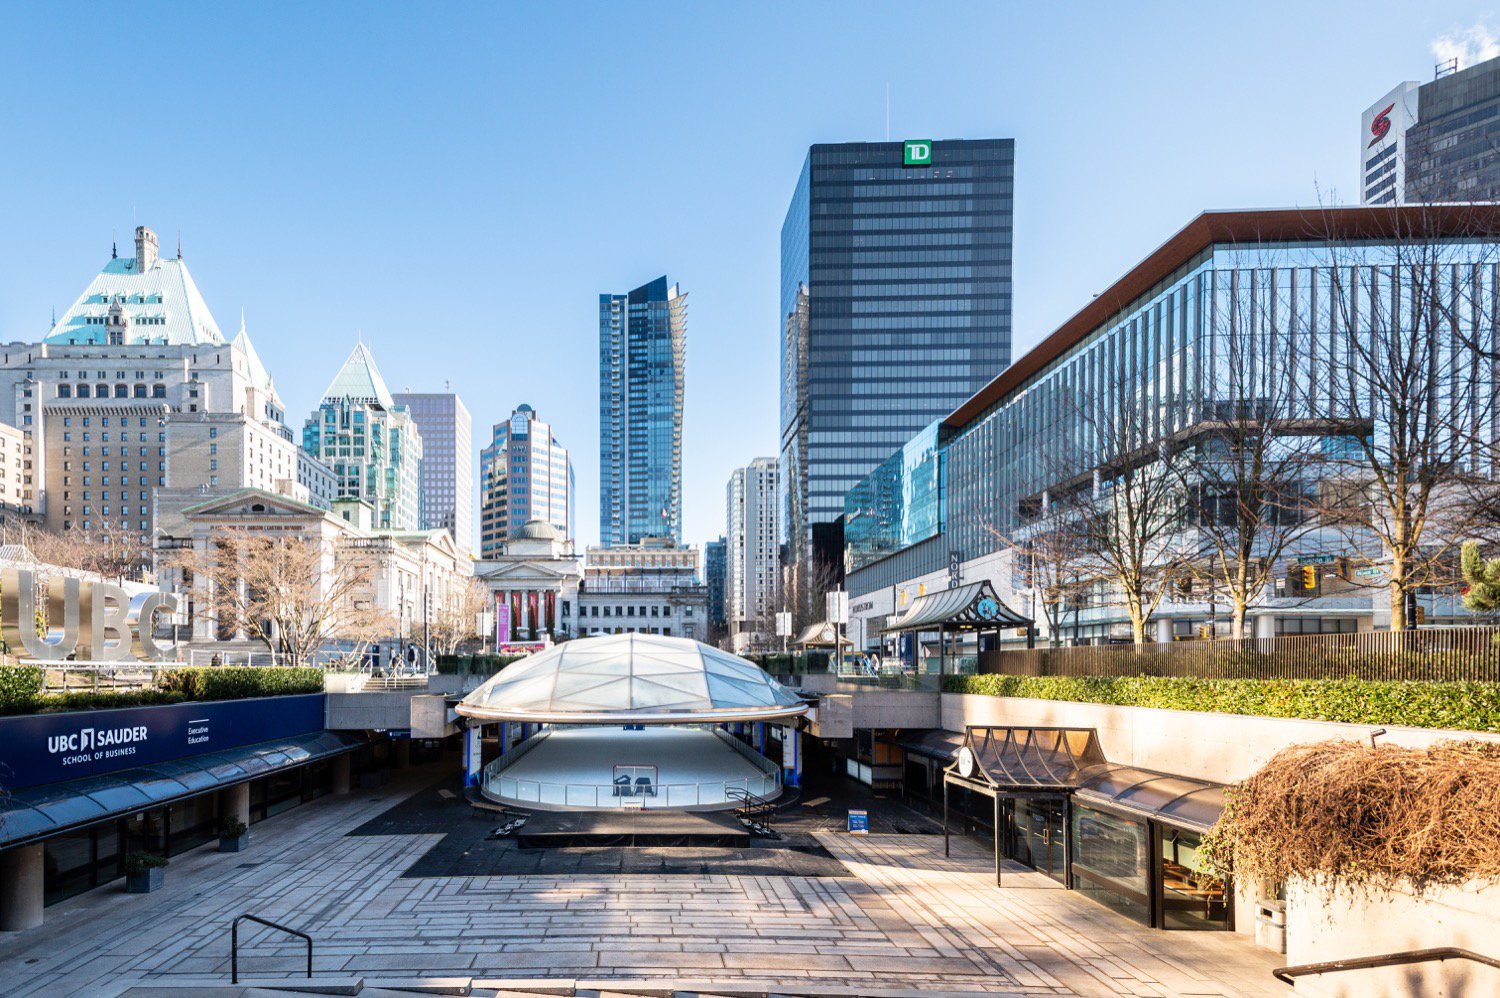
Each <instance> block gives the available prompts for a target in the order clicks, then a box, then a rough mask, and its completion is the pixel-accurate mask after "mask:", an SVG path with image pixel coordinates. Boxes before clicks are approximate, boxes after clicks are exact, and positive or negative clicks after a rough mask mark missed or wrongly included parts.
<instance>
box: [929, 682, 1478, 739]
mask: <svg viewBox="0 0 1500 998" xmlns="http://www.w3.org/2000/svg"><path fill="white" fill-rule="evenodd" d="M944 689H945V690H946V691H947V692H949V693H976V694H980V695H984V696H998V697H1024V698H1026V699H1031V700H1062V701H1067V702H1072V703H1100V704H1115V705H1118V706H1124V707H1160V708H1163V709H1166V710H1198V711H1206V712H1209V713H1218V714H1252V715H1257V716H1261V717H1288V718H1300V719H1304V720H1314V721H1343V722H1346V723H1350V724H1405V725H1410V726H1413V727H1418V728H1451V729H1455V730H1459V731H1497V732H1500V683H1479V682H1469V683H1435V682H1420V681H1391V680H1386V681H1373V680H1363V679H1189V678H1182V677H1169V676H1089V677H1068V676H1000V675H979V676H948V677H947V678H946V680H945V682H944Z"/></svg>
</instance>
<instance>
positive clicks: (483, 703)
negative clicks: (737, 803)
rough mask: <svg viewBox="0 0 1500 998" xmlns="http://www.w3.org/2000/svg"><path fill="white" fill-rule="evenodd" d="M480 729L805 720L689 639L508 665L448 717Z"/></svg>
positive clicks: (571, 647)
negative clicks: (505, 724) (518, 724)
mask: <svg viewBox="0 0 1500 998" xmlns="http://www.w3.org/2000/svg"><path fill="white" fill-rule="evenodd" d="M456 709H457V711H458V713H460V714H462V715H463V716H465V717H472V718H475V719H477V720H482V721H540V722H545V723H549V724H621V723H630V724H691V723H702V722H710V723H718V722H721V721H764V720H769V719H772V718H778V717H792V716H795V715H798V714H802V713H804V712H805V711H806V710H807V705H806V704H805V703H803V702H802V700H801V698H799V697H798V696H797V695H796V694H795V693H793V692H792V691H791V690H789V689H787V688H786V687H785V686H782V685H781V684H780V683H778V682H776V680H774V679H772V678H771V677H770V676H768V675H767V674H766V673H765V671H764V670H763V669H761V667H760V666H758V665H756V664H755V663H754V662H750V661H747V660H745V659H743V658H739V657H737V656H735V655H731V654H729V653H728V652H724V651H719V650H718V649H717V648H710V647H709V646H708V645H705V644H701V643H699V642H697V641H693V640H691V639H689V638H669V637H664V636H660V635H656V634H607V635H600V636H599V637H592V638H577V639H575V640H573V641H566V642H563V643H562V644H560V645H554V646H553V647H551V648H548V649H546V650H545V651H540V652H537V653H536V654H535V655H532V656H531V657H529V658H526V659H522V660H521V661H519V662H515V663H512V664H511V665H509V666H507V667H506V668H505V669H504V670H502V671H501V672H499V673H497V674H496V675H495V676H494V677H492V678H491V679H490V680H489V681H487V682H486V683H485V684H484V685H483V686H480V687H479V688H478V689H476V690H475V691H474V692H472V693H470V694H469V695H468V696H466V697H464V698H463V700H462V701H460V702H459V704H458V707H457V708H456Z"/></svg>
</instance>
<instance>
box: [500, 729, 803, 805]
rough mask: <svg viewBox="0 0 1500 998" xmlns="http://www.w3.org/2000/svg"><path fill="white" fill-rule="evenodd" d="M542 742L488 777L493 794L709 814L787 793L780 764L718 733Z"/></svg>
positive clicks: (596, 734) (576, 735)
mask: <svg viewBox="0 0 1500 998" xmlns="http://www.w3.org/2000/svg"><path fill="white" fill-rule="evenodd" d="M535 737H536V738H539V739H540V740H539V741H537V742H536V744H535V746H533V747H531V748H529V749H526V750H525V751H524V752H523V753H522V754H521V755H520V756H519V757H518V758H517V759H516V761H514V762H512V763H510V764H509V765H507V766H505V767H504V768H499V767H496V768H497V769H498V772H496V771H494V770H490V771H488V772H487V773H486V779H485V791H486V792H487V793H488V794H489V796H491V797H494V798H495V799H497V800H500V801H504V802H508V803H517V804H523V805H532V806H541V807H544V808H627V807H645V808H663V807H671V808H704V809H707V808H722V807H732V806H734V805H735V803H736V801H735V800H734V799H733V797H732V796H731V792H732V791H734V790H735V789H740V790H746V791H748V792H749V793H751V794H754V795H756V796H759V797H775V796H776V795H778V794H779V793H780V792H781V785H780V781H779V779H778V776H779V774H778V771H777V769H776V767H775V765H774V764H772V763H771V762H770V761H768V760H765V759H763V758H761V757H760V756H758V755H756V754H755V753H754V752H753V751H750V750H747V749H744V747H743V746H740V747H736V745H735V743H734V740H733V739H731V738H729V737H727V736H725V735H721V734H720V733H719V732H717V731H713V730H704V729H701V728H674V727H667V726H664V725H646V726H644V727H643V728H640V729H638V730H633V731H632V730H627V729H624V728H621V727H619V726H612V727H588V728H562V729H553V730H551V731H549V732H546V733H544V734H542V735H539V736H535ZM522 748H525V746H524V744H523V745H522V746H519V747H518V748H516V749H512V750H511V751H512V752H516V751H519V750H520V749H522ZM752 757H753V758H752ZM756 759H759V760H760V764H759V765H757V763H756V761H755V760H756Z"/></svg>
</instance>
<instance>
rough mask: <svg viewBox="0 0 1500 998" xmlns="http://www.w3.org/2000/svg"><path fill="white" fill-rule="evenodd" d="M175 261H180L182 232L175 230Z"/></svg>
mask: <svg viewBox="0 0 1500 998" xmlns="http://www.w3.org/2000/svg"><path fill="white" fill-rule="evenodd" d="M177 259H179V260H181V259H182V230H181V229H178V230H177Z"/></svg>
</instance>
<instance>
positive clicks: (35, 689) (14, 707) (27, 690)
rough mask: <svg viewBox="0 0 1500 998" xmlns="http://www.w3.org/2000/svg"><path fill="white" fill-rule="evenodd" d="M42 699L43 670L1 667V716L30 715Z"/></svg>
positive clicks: (11, 666) (29, 666)
mask: <svg viewBox="0 0 1500 998" xmlns="http://www.w3.org/2000/svg"><path fill="white" fill-rule="evenodd" d="M41 699H42V670H41V669H40V668H39V667H37V666H35V665H5V666H0V714H30V713H32V712H33V711H35V710H36V709H37V705H38V704H39V703H40V702H41Z"/></svg>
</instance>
